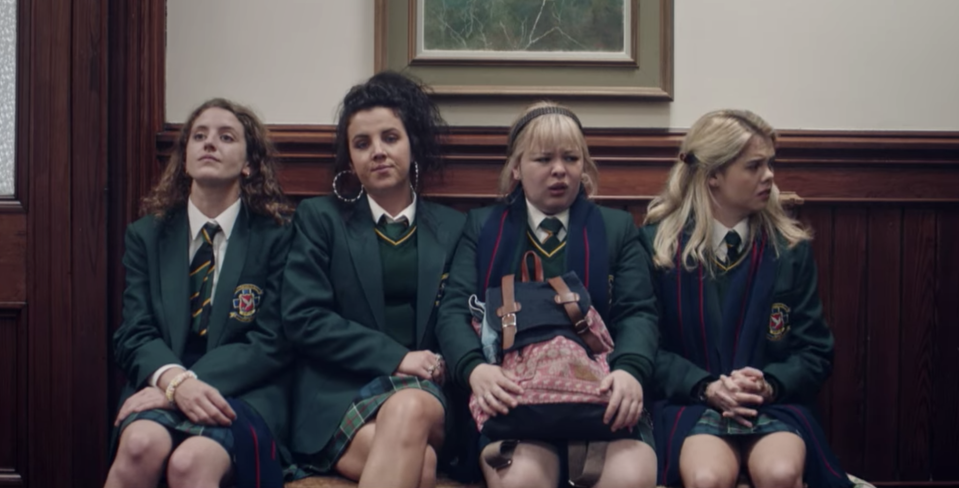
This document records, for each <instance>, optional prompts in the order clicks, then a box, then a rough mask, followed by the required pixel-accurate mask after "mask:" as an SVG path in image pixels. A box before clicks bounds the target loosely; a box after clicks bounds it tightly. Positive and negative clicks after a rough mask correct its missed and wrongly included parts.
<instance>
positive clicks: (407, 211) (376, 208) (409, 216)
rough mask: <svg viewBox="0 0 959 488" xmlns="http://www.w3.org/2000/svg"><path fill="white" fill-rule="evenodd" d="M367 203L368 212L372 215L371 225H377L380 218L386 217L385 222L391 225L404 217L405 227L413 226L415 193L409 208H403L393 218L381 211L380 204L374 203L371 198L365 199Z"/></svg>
mask: <svg viewBox="0 0 959 488" xmlns="http://www.w3.org/2000/svg"><path fill="white" fill-rule="evenodd" d="M367 201H369V202H370V212H372V213H373V223H374V224H377V223H379V222H380V217H382V216H384V215H385V216H386V222H387V223H390V224H393V223H396V222H399V221H400V219H401V218H402V217H406V223H407V225H413V219H415V218H416V192H413V203H411V204H410V206H408V207H406V208H404V209H403V210H402V211H401V212H400V213H398V214H396V215H395V216H393V215H390V213H389V212H387V211H386V210H383V207H381V206H380V204H378V203H376V201H375V200H373V199H372V198H367Z"/></svg>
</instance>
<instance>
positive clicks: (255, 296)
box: [230, 285, 263, 322]
mask: <svg viewBox="0 0 959 488" xmlns="http://www.w3.org/2000/svg"><path fill="white" fill-rule="evenodd" d="M262 299H263V290H261V289H260V287H258V286H256V285H240V286H238V287H236V290H235V291H234V292H233V310H231V311H230V318H231V319H236V320H239V321H240V322H251V321H253V317H254V316H255V315H256V308H257V307H258V306H260V300H262Z"/></svg>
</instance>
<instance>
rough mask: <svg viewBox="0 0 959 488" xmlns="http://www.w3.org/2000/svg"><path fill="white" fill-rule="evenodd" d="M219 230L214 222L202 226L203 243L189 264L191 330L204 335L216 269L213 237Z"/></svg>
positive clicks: (207, 322)
mask: <svg viewBox="0 0 959 488" xmlns="http://www.w3.org/2000/svg"><path fill="white" fill-rule="evenodd" d="M218 232H220V226H219V225H217V224H216V222H209V223H207V224H206V225H204V226H203V230H202V231H200V234H201V235H202V236H203V243H202V244H200V249H197V251H196V254H195V255H194V256H193V262H192V263H191V264H190V313H191V314H192V315H193V332H195V333H197V334H199V335H201V336H205V335H206V328H207V325H209V323H210V309H212V308H213V307H212V306H211V305H210V301H211V299H212V291H213V273H214V272H215V271H216V260H215V259H214V257H213V239H214V238H215V237H216V234H217V233H218Z"/></svg>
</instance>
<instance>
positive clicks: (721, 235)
mask: <svg viewBox="0 0 959 488" xmlns="http://www.w3.org/2000/svg"><path fill="white" fill-rule="evenodd" d="M731 230H732V231H736V233H737V234H739V238H740V243H739V249H737V250H738V251H742V249H743V245H744V244H745V243H746V238H747V237H749V219H748V218H745V219H742V220H740V221H739V223H737V224H736V225H735V226H734V227H733V228H732V229H730V228H729V227H726V226H725V225H723V224H722V223H720V222H719V221H718V220H716V219H713V253H715V254H716V259H718V260H719V261H720V262H725V261H726V234H728V233H729V231H731Z"/></svg>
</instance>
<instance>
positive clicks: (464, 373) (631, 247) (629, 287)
mask: <svg viewBox="0 0 959 488" xmlns="http://www.w3.org/2000/svg"><path fill="white" fill-rule="evenodd" d="M598 207H599V209H600V212H601V214H602V216H603V222H604V223H605V226H606V242H607V246H608V248H609V251H608V252H609V259H610V264H609V272H610V274H611V276H610V280H611V291H612V293H610V297H611V299H612V303H611V306H610V308H609V312H608V313H607V316H606V317H604V321H605V322H606V327H607V328H608V329H609V332H610V334H611V335H612V337H613V340H614V341H615V343H616V347H615V348H614V350H613V353H612V354H610V356H609V362H610V367H611V368H612V369H622V370H625V371H627V372H629V373H630V374H632V375H633V376H634V377H636V379H637V380H638V381H639V382H640V384H641V385H642V386H643V388H644V389H645V388H646V387H647V385H646V383H647V380H649V378H650V377H651V375H652V371H653V363H654V361H655V358H656V348H657V347H658V345H659V336H658V334H659V329H658V328H657V326H656V324H657V321H658V318H657V316H656V313H657V309H656V303H655V302H656V299H655V295H654V293H653V284H652V282H651V280H650V276H649V269H650V268H649V256H648V255H647V254H646V252H645V251H644V249H643V248H642V246H641V245H640V242H639V236H638V232H637V230H636V225H635V223H634V222H633V217H632V216H631V215H630V214H629V213H627V212H624V211H622V210H614V209H610V208H605V207H602V206H598ZM494 208H496V207H485V208H481V209H477V210H473V211H471V212H470V213H469V215H468V217H467V221H466V227H465V228H464V231H463V238H462V239H461V241H460V245H459V247H458V248H457V249H456V258H455V259H454V260H453V266H452V267H451V268H450V278H449V283H448V285H447V288H446V294H445V296H444V297H443V302H442V304H441V306H440V314H439V322H438V323H437V327H436V330H437V336H438V337H439V340H440V344H441V346H442V350H443V353H444V354H445V355H446V361H447V363H448V364H449V366H450V368H451V371H452V372H453V373H454V377H455V378H456V380H457V382H458V383H459V384H460V386H462V387H464V388H469V376H470V374H471V373H472V372H473V369H475V368H476V366H478V365H479V364H481V363H482V362H484V360H483V353H482V348H481V345H480V340H479V338H478V337H477V335H476V333H475V332H474V331H473V328H472V327H471V326H470V320H471V317H472V315H471V314H470V311H469V307H468V299H469V297H470V295H473V294H474V293H476V283H477V280H479V279H480V277H479V276H477V266H476V255H477V251H476V245H477V242H478V241H479V235H480V232H481V230H482V228H483V225H484V224H485V223H486V219H487V218H488V217H489V215H490V212H491V211H492V210H493V209H494ZM522 209H523V210H522V211H523V213H524V216H523V217H522V218H523V220H524V221H525V220H526V216H525V212H526V210H525V209H526V207H525V206H523V207H522ZM520 242H523V243H525V237H524V238H523V239H521V240H520ZM524 249H525V244H524V245H520V246H517V249H516V250H515V251H514V252H515V258H514V261H513V265H512V269H517V268H519V262H520V258H521V256H522V252H523V251H524ZM483 299H485V297H481V301H482V300H483Z"/></svg>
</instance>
